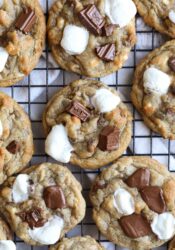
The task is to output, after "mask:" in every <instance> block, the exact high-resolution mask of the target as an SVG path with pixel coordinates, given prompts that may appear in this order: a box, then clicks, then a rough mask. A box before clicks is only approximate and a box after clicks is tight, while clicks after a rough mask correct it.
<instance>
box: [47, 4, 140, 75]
mask: <svg viewBox="0 0 175 250" xmlns="http://www.w3.org/2000/svg"><path fill="white" fill-rule="evenodd" d="M135 14H136V7H135V5H134V3H133V2H132V0H125V1H123V0H116V1H110V0H100V1H97V0H93V1H91V0H88V1H85V0H83V1H80V0H66V1H63V0H57V1H56V2H55V3H54V5H53V6H52V7H51V9H50V12H49V20H48V37H49V43H50V46H51V50H52V53H53V56H54V57H55V60H56V61H57V63H58V64H59V65H60V66H61V67H62V68H63V69H65V70H68V71H72V72H75V73H78V74H82V75H86V76H90V77H100V76H104V75H107V74H110V73H112V72H115V71H116V70H118V69H119V68H121V67H122V65H123V64H124V62H125V61H126V59H127V58H128V54H129V52H130V50H131V48H132V47H133V45H134V44H135V42H136V33H135V20H134V17H135Z"/></svg>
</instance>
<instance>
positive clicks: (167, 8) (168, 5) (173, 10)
mask: <svg viewBox="0 0 175 250" xmlns="http://www.w3.org/2000/svg"><path fill="white" fill-rule="evenodd" d="M133 1H134V2H135V4H136V6H137V10H138V12H139V14H140V15H141V17H143V20H144V21H145V23H146V24H148V25H149V26H151V27H153V28H154V29H156V30H157V31H159V32H161V33H164V34H166V35H168V36H170V37H172V38H175V6H174V0H162V1H159V0H133Z"/></svg>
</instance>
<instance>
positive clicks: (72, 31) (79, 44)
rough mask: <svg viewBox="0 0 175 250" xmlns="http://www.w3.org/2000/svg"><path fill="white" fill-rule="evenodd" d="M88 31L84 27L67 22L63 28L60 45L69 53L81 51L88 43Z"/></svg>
mask: <svg viewBox="0 0 175 250" xmlns="http://www.w3.org/2000/svg"><path fill="white" fill-rule="evenodd" d="M88 41H89V32H88V31H87V30H86V29H85V28H84V27H78V26H76V25H72V24H69V25H67V26H66V27H65V28H64V32H63V38H62V40H61V46H62V47H63V49H64V50H65V51H66V52H67V53H68V54H70V55H79V54H81V53H83V52H84V51H85V49H86V47H87V45H88Z"/></svg>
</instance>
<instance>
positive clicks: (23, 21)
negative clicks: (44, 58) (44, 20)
mask: <svg viewBox="0 0 175 250" xmlns="http://www.w3.org/2000/svg"><path fill="white" fill-rule="evenodd" d="M35 21H36V15H35V12H34V11H33V10H32V9H31V8H26V9H24V10H23V12H22V13H21V14H20V15H19V17H18V18H17V20H16V23H15V27H16V28H17V29H19V30H20V31H22V32H23V33H25V34H27V33H29V32H30V31H31V29H32V27H33V25H34V23H35Z"/></svg>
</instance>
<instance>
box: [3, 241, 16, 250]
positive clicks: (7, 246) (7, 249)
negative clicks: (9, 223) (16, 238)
mask: <svg viewBox="0 0 175 250" xmlns="http://www.w3.org/2000/svg"><path fill="white" fill-rule="evenodd" d="M0 250H16V246H15V244H14V242H13V241H11V240H0Z"/></svg>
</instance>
